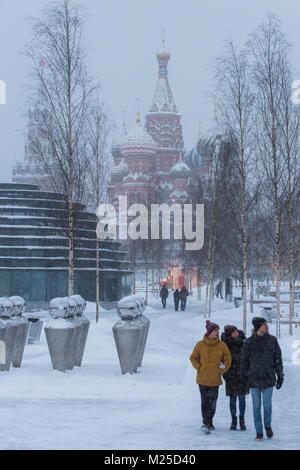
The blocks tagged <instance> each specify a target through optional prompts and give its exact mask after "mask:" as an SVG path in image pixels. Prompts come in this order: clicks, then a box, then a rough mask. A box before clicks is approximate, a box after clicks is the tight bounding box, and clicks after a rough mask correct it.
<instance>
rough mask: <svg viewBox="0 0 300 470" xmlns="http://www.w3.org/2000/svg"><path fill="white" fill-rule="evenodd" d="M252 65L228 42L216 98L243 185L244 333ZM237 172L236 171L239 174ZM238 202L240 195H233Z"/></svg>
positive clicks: (221, 60)
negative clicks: (250, 71)
mask: <svg viewBox="0 0 300 470" xmlns="http://www.w3.org/2000/svg"><path fill="white" fill-rule="evenodd" d="M249 75H250V74H249V65H248V62H247V54H246V53H245V51H243V50H241V51H237V50H236V48H235V46H234V45H233V43H232V42H231V41H229V42H227V47H226V52H225V54H224V55H223V56H221V57H219V58H218V59H217V64H216V87H217V91H216V96H217V103H218V109H219V111H220V113H219V115H220V118H219V121H220V124H221V127H222V130H223V134H224V138H225V139H226V141H228V142H229V143H230V146H231V151H232V152H233V155H234V158H233V159H232V160H231V163H232V164H233V166H234V167H235V168H236V170H237V172H238V174H239V178H240V185H239V187H238V189H239V190H240V191H239V194H238V199H239V201H240V203H239V207H238V211H239V217H240V224H239V227H238V228H239V232H240V234H241V245H242V253H241V254H242V260H243V261H242V266H243V269H242V271H243V274H242V293H243V295H242V297H243V330H244V331H245V332H246V328H247V213H246V206H247V201H246V195H247V187H248V186H249V173H250V168H251V135H252V133H251V115H252V105H253V94H252V90H251V86H250V76H249ZM235 168H233V169H232V171H235ZM232 197H234V198H236V194H235V195H232Z"/></svg>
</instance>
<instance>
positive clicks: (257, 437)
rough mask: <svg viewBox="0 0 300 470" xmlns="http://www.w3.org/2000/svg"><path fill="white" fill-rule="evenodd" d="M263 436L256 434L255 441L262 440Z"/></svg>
mask: <svg viewBox="0 0 300 470" xmlns="http://www.w3.org/2000/svg"><path fill="white" fill-rule="evenodd" d="M263 437H264V436H263V434H256V438H255V440H256V441H262V440H263Z"/></svg>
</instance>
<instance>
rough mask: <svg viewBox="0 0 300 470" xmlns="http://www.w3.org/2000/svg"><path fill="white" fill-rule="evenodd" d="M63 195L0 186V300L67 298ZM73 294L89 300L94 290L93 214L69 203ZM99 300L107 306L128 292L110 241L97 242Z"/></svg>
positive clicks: (121, 254)
mask: <svg viewBox="0 0 300 470" xmlns="http://www.w3.org/2000/svg"><path fill="white" fill-rule="evenodd" d="M66 204H67V202H66V196H65V195H64V194H57V193H52V192H45V191H40V190H39V188H38V186H35V185H29V184H17V183H2V184H0V296H11V295H15V294H18V295H20V296H22V297H24V298H25V300H26V301H27V302H28V301H29V302H43V301H49V300H50V299H52V298H53V297H57V296H66V295H67V294H68V290H67V286H68V236H67V234H68V228H67V224H68V217H67V207H66ZM74 211H75V223H74V225H75V241H74V246H75V251H74V267H75V270H74V291H75V292H76V293H78V294H80V295H82V296H83V297H84V298H85V299H87V300H90V301H94V300H95V292H96V286H95V284H96V277H95V276H96V274H95V265H96V224H97V219H96V215H95V214H93V213H91V212H88V211H87V210H86V207H85V206H84V205H83V204H74ZM99 246H100V300H101V302H102V305H104V306H105V307H112V306H114V305H115V303H116V302H117V301H118V300H119V299H120V298H121V297H123V296H125V295H128V294H129V293H130V283H131V279H130V278H131V271H130V268H129V262H128V261H127V260H126V251H123V250H122V248H121V244H120V243H118V242H116V241H113V240H99Z"/></svg>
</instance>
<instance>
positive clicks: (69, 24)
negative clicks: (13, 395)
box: [25, 0, 98, 295]
mask: <svg viewBox="0 0 300 470" xmlns="http://www.w3.org/2000/svg"><path fill="white" fill-rule="evenodd" d="M31 22H32V31H33V39H32V41H31V43H30V44H29V45H28V46H27V48H26V50H25V54H26V55H27V57H29V59H30V60H31V71H32V73H31V77H32V83H34V84H36V86H37V88H38V89H39V94H40V97H41V100H42V103H43V108H42V111H41V115H40V126H41V128H42V129H43V138H44V139H46V140H47V141H48V143H49V147H50V153H51V155H52V157H53V160H54V162H55V165H49V166H48V168H49V172H50V174H49V177H50V178H51V179H52V181H53V183H54V184H56V182H57V181H59V182H61V185H62V187H63V190H64V191H65V192H66V194H67V212H68V245H69V249H68V253H69V255H68V293H69V295H72V294H73V292H74V208H73V203H74V199H76V192H77V190H78V189H79V188H80V187H81V188H82V186H80V184H79V181H80V180H81V178H82V176H83V175H84V172H83V166H84V167H85V163H84V161H83V160H84V157H85V155H86V154H85V148H86V141H85V136H86V133H85V125H86V117H87V113H88V109H89V106H90V102H91V99H92V97H93V94H94V92H95V91H96V90H97V88H98V85H95V84H94V83H93V81H92V80H91V78H90V77H89V74H88V70H87V65H86V57H87V49H86V47H85V46H84V44H83V40H82V30H83V25H84V9H83V8H82V7H80V6H77V5H75V4H73V3H72V2H71V1H70V0H60V1H58V2H56V3H51V4H49V6H47V7H46V8H45V9H44V11H43V12H42V15H41V18H33V19H32V20H31ZM41 63H44V64H45V67H41ZM59 190H61V186H60V188H59Z"/></svg>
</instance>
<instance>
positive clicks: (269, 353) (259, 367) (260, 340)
mask: <svg viewBox="0 0 300 470" xmlns="http://www.w3.org/2000/svg"><path fill="white" fill-rule="evenodd" d="M252 324H253V326H254V329H253V331H252V336H251V337H250V338H248V339H247V340H246V341H245V343H244V346H243V350H242V357H241V386H242V387H245V385H246V384H247V385H248V386H249V387H250V391H251V396H252V403H253V418H254V426H255V429H256V440H261V439H262V438H263V425H262V416H261V401H262V399H263V408H264V426H265V430H266V434H267V437H268V438H271V437H273V430H272V427H271V420H272V394H273V388H274V386H276V389H280V387H281V386H282V383H283V377H284V374H283V365H282V355H281V349H280V346H279V344H278V341H277V339H276V338H275V336H272V335H270V334H269V331H268V324H267V320H265V319H264V318H262V317H254V318H253V319H252Z"/></svg>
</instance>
